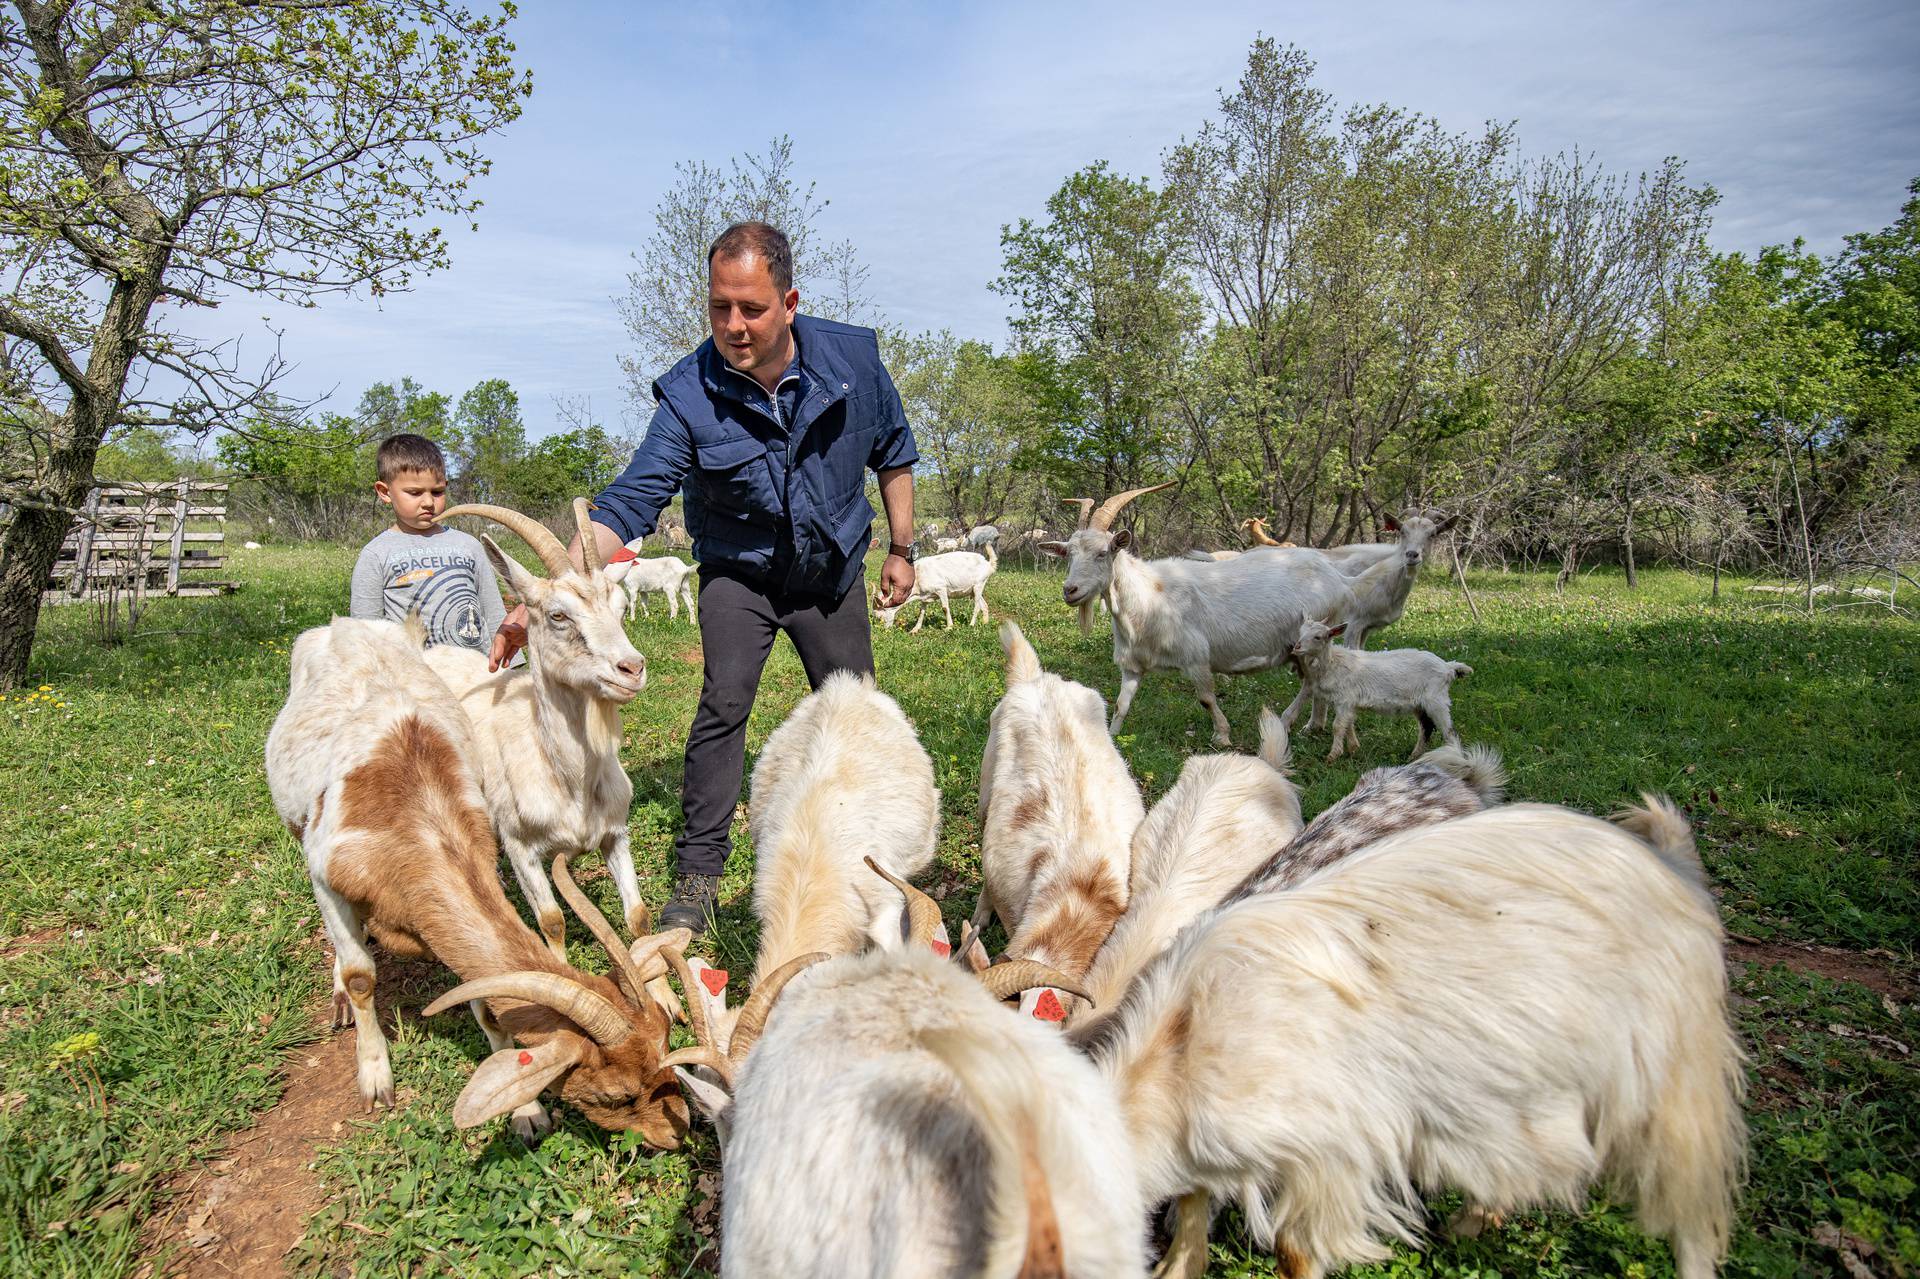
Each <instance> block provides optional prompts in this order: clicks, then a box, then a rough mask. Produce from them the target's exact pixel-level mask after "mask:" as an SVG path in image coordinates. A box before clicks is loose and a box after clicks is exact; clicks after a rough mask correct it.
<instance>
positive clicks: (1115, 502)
mask: <svg viewBox="0 0 1920 1279" xmlns="http://www.w3.org/2000/svg"><path fill="white" fill-rule="evenodd" d="M1179 482H1180V481H1178V480H1168V481H1167V482H1166V483H1165V484H1155V485H1152V486H1150V487H1148V488H1143V489H1128V490H1126V491H1125V492H1124V493H1115V494H1114V495H1113V496H1112V497H1110V498H1108V499H1107V500H1106V501H1104V502H1102V503H1100V506H1099V508H1098V509H1097V510H1095V511H1094V512H1093V514H1092V515H1090V516H1088V517H1087V524H1086V527H1088V528H1097V529H1099V530H1101V531H1102V532H1105V531H1106V530H1108V529H1110V528H1112V527H1113V522H1114V520H1116V519H1118V518H1119V517H1120V512H1121V511H1123V510H1125V509H1126V506H1127V503H1129V502H1131V501H1133V500H1134V499H1135V498H1140V497H1145V496H1146V495H1147V494H1149V493H1158V492H1159V491H1160V490H1161V489H1170V488H1172V487H1173V486H1174V485H1176V484H1178V483H1179Z"/></svg>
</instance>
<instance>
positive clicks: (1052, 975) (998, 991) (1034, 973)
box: [980, 959, 1093, 1005]
mask: <svg viewBox="0 0 1920 1279" xmlns="http://www.w3.org/2000/svg"><path fill="white" fill-rule="evenodd" d="M980 984H981V985H982V986H984V987H986V990H987V993H988V994H989V995H992V996H993V997H994V998H995V999H1012V998H1013V997H1014V996H1015V995H1018V994H1021V993H1022V992H1024V991H1029V990H1037V989H1039V988H1040V987H1042V986H1051V987H1052V988H1053V989H1055V990H1059V991H1065V992H1066V993H1067V994H1069V995H1072V996H1073V997H1074V998H1076V999H1084V1000H1086V1001H1087V1003H1088V1004H1089V1005H1091V1004H1092V1003H1093V996H1091V995H1089V994H1088V993H1087V992H1086V991H1084V990H1082V989H1081V988H1080V986H1079V984H1078V983H1077V982H1075V981H1074V980H1073V978H1071V977H1069V976H1067V975H1066V974H1065V973H1063V972H1061V971H1060V970H1059V969H1058V968H1053V967H1051V966H1049V965H1047V964H1043V963H1040V962H1038V961H1037V960H1032V959H1006V960H1002V961H1001V962H1000V963H997V964H992V965H990V966H989V967H988V968H987V970H986V971H985V972H983V973H981V974H980Z"/></svg>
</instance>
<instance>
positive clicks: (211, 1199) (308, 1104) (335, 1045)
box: [147, 955, 450, 1279]
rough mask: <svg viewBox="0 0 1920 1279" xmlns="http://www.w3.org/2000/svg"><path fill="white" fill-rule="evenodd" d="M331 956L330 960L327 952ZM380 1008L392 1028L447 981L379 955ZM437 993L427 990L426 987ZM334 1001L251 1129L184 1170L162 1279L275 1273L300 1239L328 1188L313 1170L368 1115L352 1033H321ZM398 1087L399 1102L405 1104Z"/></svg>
mask: <svg viewBox="0 0 1920 1279" xmlns="http://www.w3.org/2000/svg"><path fill="white" fill-rule="evenodd" d="M329 958H331V956H329ZM378 973H379V982H378V985H377V986H376V988H375V993H374V1000H375V1007H377V1008H378V1009H379V1012H380V1019H381V1022H382V1023H383V1024H384V1025H386V1026H387V1027H388V1028H389V1031H390V1032H391V1028H392V1027H393V1023H394V1019H395V1017H396V1016H397V1015H400V1013H401V1010H402V1009H404V1013H405V1015H406V1016H409V1017H412V1016H416V1015H417V1014H418V1012H419V1009H420V1007H421V1005H422V1004H423V1003H424V1002H426V1001H427V1000H430V999H431V998H432V997H433V994H437V993H438V991H439V990H440V989H443V988H444V986H445V983H446V982H447V981H448V980H449V979H450V976H449V974H448V973H447V971H446V970H445V969H444V968H441V967H440V965H438V964H437V963H434V962H432V961H428V960H404V959H395V958H393V957H392V956H389V955H379V956H378ZM427 992H431V993H427ZM330 1013H331V1008H330V1005H323V1006H322V1007H321V1008H320V1009H319V1010H318V1011H317V1012H316V1014H315V1020H316V1022H317V1023H318V1025H319V1026H320V1027H321V1028H322V1030H323V1033H324V1034H325V1035H326V1037H325V1038H323V1039H321V1040H320V1041H319V1042H318V1043H314V1044H309V1045H308V1046H306V1047H305V1048H299V1049H295V1050H294V1052H293V1054H292V1055H291V1057H290V1058H289V1060H288V1062H287V1066H286V1076H287V1088H286V1091H285V1092H284V1093H282V1094H281V1096H280V1100H279V1102H277V1103H276V1104H275V1105H274V1106H273V1108H272V1109H270V1110H267V1111H265V1112H263V1113H262V1114H261V1115H260V1118H259V1122H257V1123H256V1124H254V1126H253V1127H251V1128H249V1129H247V1130H246V1131H245V1132H241V1133H238V1134H236V1135H235V1137H234V1139H233V1141H232V1143H231V1144H229V1145H228V1147H227V1148H226V1149H225V1150H224V1151H222V1152H221V1154H220V1155H219V1157H218V1158H215V1159H213V1160H211V1161H210V1162H208V1163H207V1164H205V1165H204V1166H202V1167H201V1168H200V1169H199V1170H197V1171H195V1172H192V1173H188V1174H185V1175H183V1176H182V1177H181V1178H180V1179H179V1181H178V1183H177V1185H176V1190H177V1191H178V1192H179V1194H180V1195H181V1196H183V1202H179V1203H176V1204H175V1206H174V1208H173V1211H171V1212H170V1213H168V1214H167V1216H166V1218H165V1222H164V1225H163V1226H162V1227H161V1228H160V1229H159V1230H158V1231H157V1232H156V1234H155V1237H154V1238H153V1239H151V1240H150V1241H149V1244H148V1247H147V1252H148V1253H149V1254H150V1255H151V1254H153V1253H157V1252H159V1251H161V1250H162V1249H163V1248H166V1247H167V1246H168V1245H180V1246H179V1247H178V1248H176V1249H175V1250H174V1252H173V1256H172V1257H171V1258H170V1259H169V1260H168V1262H167V1265H166V1269H165V1270H164V1271H162V1272H161V1274H162V1275H163V1276H164V1277H165V1279H229V1277H230V1276H236V1275H248V1276H251V1275H278V1274H281V1273H283V1272H284V1264H283V1259H284V1258H285V1257H286V1255H287V1253H288V1252H289V1251H290V1250H291V1249H292V1248H293V1246H294V1245H295V1244H296V1243H298V1242H299V1241H300V1236H301V1234H302V1233H303V1232H304V1230H305V1228H306V1223H307V1218H309V1217H311V1216H312V1215H313V1214H314V1212H315V1211H316V1210H318V1209H319V1207H320V1205H321V1203H322V1201H323V1199H324V1197H325V1196H324V1194H323V1192H322V1189H321V1186H320V1180H319V1178H318V1177H317V1176H316V1175H315V1174H314V1172H313V1170H312V1168H311V1167H310V1166H309V1165H311V1164H312V1163H313V1160H314V1157H315V1155H316V1154H317V1153H318V1151H319V1149H320V1147H321V1146H323V1145H328V1144H332V1143H335V1142H337V1141H339V1140H340V1139H341V1137H342V1135H343V1134H344V1133H345V1131H346V1125H347V1123H348V1121H350V1120H352V1119H356V1118H359V1117H360V1116H361V1115H363V1114H364V1113H365V1106H364V1104H363V1103H362V1102H361V1100H360V1093H359V1088H358V1083H357V1070H356V1066H355V1061H354V1032H353V1030H352V1028H351V1027H349V1028H348V1029H346V1030H334V1031H328V1030H325V1027H326V1026H327V1024H328V1021H329V1018H330ZM406 1095H407V1094H406V1090H405V1089H404V1088H403V1089H401V1092H400V1104H402V1105H404V1104H405V1101H406Z"/></svg>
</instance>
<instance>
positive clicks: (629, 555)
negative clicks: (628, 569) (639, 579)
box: [607, 546, 640, 564]
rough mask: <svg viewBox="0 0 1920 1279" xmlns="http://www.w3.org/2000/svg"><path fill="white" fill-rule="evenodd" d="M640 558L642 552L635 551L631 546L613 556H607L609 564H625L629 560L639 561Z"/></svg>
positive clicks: (624, 547) (621, 549)
mask: <svg viewBox="0 0 1920 1279" xmlns="http://www.w3.org/2000/svg"><path fill="white" fill-rule="evenodd" d="M639 558H640V552H638V551H636V550H634V549H633V548H632V547H631V546H623V547H621V548H620V549H619V550H617V551H615V552H614V553H613V554H611V555H609V556H607V563H609V564H624V563H626V562H627V561H628V560H637V559H639Z"/></svg>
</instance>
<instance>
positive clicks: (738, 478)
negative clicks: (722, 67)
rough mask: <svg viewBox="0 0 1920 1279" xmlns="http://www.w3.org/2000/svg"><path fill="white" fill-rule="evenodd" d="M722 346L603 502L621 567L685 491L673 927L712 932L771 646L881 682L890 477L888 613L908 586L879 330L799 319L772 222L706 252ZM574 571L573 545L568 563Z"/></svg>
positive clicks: (806, 662) (892, 408) (903, 478)
mask: <svg viewBox="0 0 1920 1279" xmlns="http://www.w3.org/2000/svg"><path fill="white" fill-rule="evenodd" d="M707 289H708V319H709V321H710V322H711V324H712V329H713V336H712V337H711V338H709V339H708V340H707V341H705V342H702V343H701V344H700V346H699V349H697V350H695V351H694V352H693V354H691V355H689V356H687V357H686V358H685V359H682V360H681V361H680V362H679V363H678V364H676V365H674V366H673V368H672V369H671V370H669V371H668V372H667V374H666V375H665V376H664V377H662V378H661V379H660V380H659V381H657V382H655V383H654V384H653V397H654V400H655V402H656V404H657V405H658V408H656V409H655V411H654V415H653V421H652V422H651V423H650V424H649V425H648V427H647V435H646V438H645V440H643V441H642V442H641V445H640V447H639V449H637V450H636V451H635V452H634V455H633V460H632V462H630V463H629V464H628V466H627V469H626V470H625V471H624V472H622V473H621V475H620V477H619V478H618V479H616V480H615V481H614V482H613V483H612V484H611V485H609V486H608V487H607V490H606V491H605V492H604V493H602V494H600V496H599V498H598V500H597V501H596V503H595V506H596V507H597V509H596V510H595V512H594V516H593V519H594V534H595V536H596V537H597V538H598V540H599V544H600V554H601V556H602V558H603V559H607V560H610V559H611V558H612V556H613V555H614V553H615V552H617V551H619V550H620V548H621V544H622V543H623V542H626V541H629V540H631V539H633V538H636V537H640V536H643V535H645V534H647V533H651V532H652V531H653V529H654V525H655V523H656V522H657V521H658V519H659V517H660V512H661V510H662V509H663V508H664V507H665V506H666V504H667V503H668V501H670V500H671V499H672V497H673V495H674V493H675V492H677V491H679V490H680V489H681V488H682V486H683V485H684V487H685V492H686V518H687V532H688V533H689V534H691V535H692V537H693V554H694V558H695V559H696V560H698V561H699V563H700V645H701V649H702V651H703V652H704V653H705V673H704V675H703V677H702V682H701V687H700V707H699V709H698V710H697V711H695V712H694V716H693V726H692V728H691V729H690V730H689V731H688V733H687V755H686V770H685V776H684V780H683V781H682V783H681V790H680V807H681V815H682V818H683V822H682V830H681V834H680V839H679V841H678V842H677V843H676V844H675V846H674V851H675V853H676V855H677V858H678V869H677V873H676V875H675V883H674V892H673V899H672V900H671V901H669V902H668V903H667V907H666V909H665V910H664V911H662V912H661V915H660V926H661V927H663V928H676V927H684V928H690V929H692V930H693V931H694V932H695V933H696V934H697V933H701V932H704V931H705V929H706V926H707V923H708V920H709V918H710V917H711V915H712V912H713V905H714V900H715V898H716V896H717V895H718V892H719V884H720V873H721V870H722V869H723V868H724V867H725V865H726V860H727V852H728V849H729V848H730V846H731V845H730V841H729V839H728V826H729V824H730V823H731V821H732V819H733V810H734V807H735V805H736V804H738V802H739V799H740V782H741V775H742V773H743V772H744V770H745V767H746V742H747V715H748V712H750V711H751V710H752V709H753V699H754V695H755V694H756V693H757V692H758V690H759V687H760V672H761V670H762V668H763V667H765V665H766V661H767V654H768V653H769V652H770V651H771V650H772V647H773V639H774V634H775V633H776V632H778V631H785V632H786V633H787V638H788V639H789V640H791V641H792V643H793V646H794V648H795V649H796V650H797V651H798V652H799V654H800V661H801V664H802V665H803V666H804V667H805V668H806V672H807V679H808V681H809V682H810V683H811V684H812V685H813V687H815V688H818V687H819V686H820V684H821V681H823V680H825V679H826V677H827V676H829V675H831V674H833V673H834V672H835V671H843V670H851V671H864V672H867V673H871V672H872V671H873V638H872V634H871V632H870V630H869V628H868V623H867V609H866V599H865V591H864V578H863V560H864V557H865V553H866V549H867V535H868V532H869V529H870V528H871V525H872V522H873V508H872V507H871V506H869V505H868V504H867V500H866V471H867V470H868V469H869V468H871V469H872V470H873V471H875V472H876V473H877V474H878V475H879V477H880V500H881V503H882V505H884V506H885V507H886V510H887V527H888V530H889V532H890V534H891V536H892V545H891V546H889V547H888V548H887V559H886V563H885V565H884V566H883V567H882V569H881V571H880V595H881V598H882V600H883V602H885V603H886V604H888V605H893V604H898V603H900V602H902V601H904V600H905V599H906V597H907V593H908V592H909V591H910V590H911V589H912V588H913V562H912V561H913V469H912V468H913V464H914V463H915V462H916V461H918V460H919V453H918V451H917V450H916V449H915V447H914V439H913V432H912V430H911V429H910V428H909V427H908V425H907V421H906V415H905V414H904V412H903V411H902V409H901V406H900V395H899V393H898V392H897V391H895V390H894V386H893V380H892V379H891V378H890V377H888V376H887V371H886V369H885V368H884V367H883V366H882V365H881V363H880V346H879V341H878V339H877V338H876V337H875V335H874V332H873V330H872V329H862V328H856V327H854V326H853V325H849V324H834V323H832V322H830V321H826V320H817V319H814V318H813V317H812V316H806V315H801V314H799V312H798V308H799V305H800V294H799V291H798V290H796V289H795V288H794V287H793V252H792V250H791V249H790V248H789V247H788V244H787V237H786V236H784V235H782V234H781V233H780V232H779V231H777V230H775V229H774V228H773V227H771V226H768V225H767V224H766V223H764V222H742V223H739V224H737V225H734V226H731V227H728V228H727V229H726V231H724V232H722V233H721V236H720V238H719V239H717V240H715V241H714V242H713V247H712V248H711V249H710V250H708V253H707ZM569 553H570V554H571V555H572V557H573V561H574V563H575V564H579V563H580V562H581V560H580V547H579V538H578V537H577V536H576V537H575V538H574V545H573V546H572V547H570V548H569ZM524 620H525V612H524V610H522V609H516V610H514V612H513V614H512V615H510V616H509V617H508V618H507V620H506V622H505V623H504V624H503V625H502V626H501V627H500V633H499V635H498V636H497V637H496V638H495V641H494V645H493V654H492V658H493V665H494V667H495V668H496V669H497V668H498V667H499V666H500V665H501V664H502V663H503V662H505V661H506V660H507V659H508V658H510V657H512V655H513V653H514V651H515V650H516V649H518V648H519V647H520V645H521V644H523V643H524V642H525V634H526V633H525V630H524V626H523V623H524Z"/></svg>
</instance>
